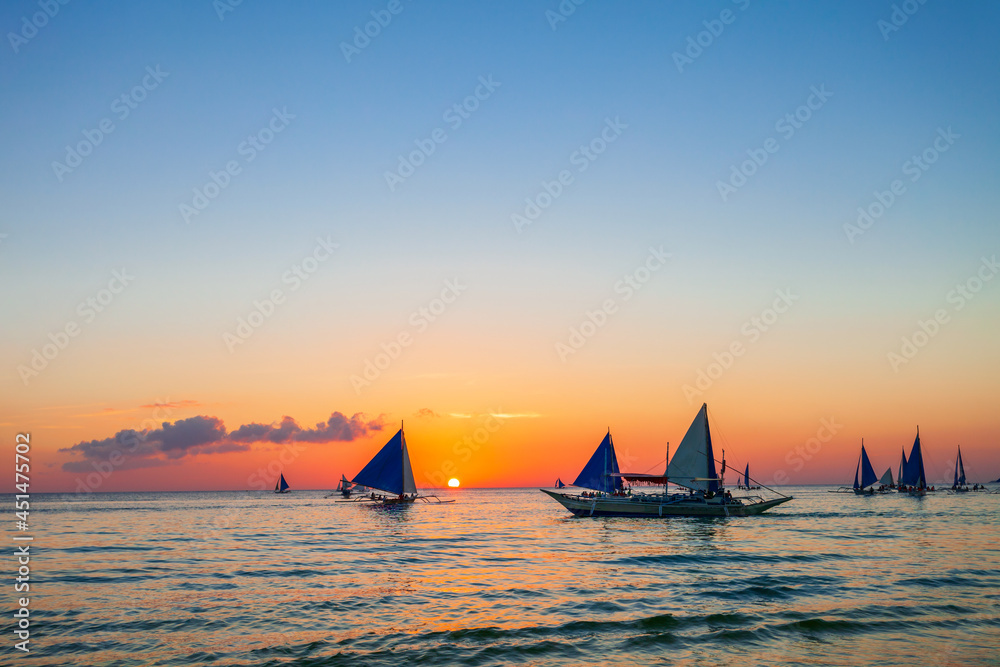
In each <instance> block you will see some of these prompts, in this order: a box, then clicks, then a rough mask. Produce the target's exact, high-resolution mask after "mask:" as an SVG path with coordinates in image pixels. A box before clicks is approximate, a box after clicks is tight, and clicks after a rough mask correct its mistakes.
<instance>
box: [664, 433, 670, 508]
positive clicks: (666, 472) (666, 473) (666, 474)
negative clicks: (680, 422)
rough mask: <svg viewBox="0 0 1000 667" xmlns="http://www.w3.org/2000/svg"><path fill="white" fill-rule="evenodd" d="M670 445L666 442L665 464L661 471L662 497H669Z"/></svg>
mask: <svg viewBox="0 0 1000 667" xmlns="http://www.w3.org/2000/svg"><path fill="white" fill-rule="evenodd" d="M669 486H670V443H669V442H667V463H666V467H665V468H664V470H663V495H665V496H667V495H670V489H669V488H667V487H669Z"/></svg>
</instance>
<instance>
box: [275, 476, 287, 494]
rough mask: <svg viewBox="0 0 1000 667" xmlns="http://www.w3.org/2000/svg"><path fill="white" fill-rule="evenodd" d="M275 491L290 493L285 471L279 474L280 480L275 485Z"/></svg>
mask: <svg viewBox="0 0 1000 667" xmlns="http://www.w3.org/2000/svg"><path fill="white" fill-rule="evenodd" d="M274 492H275V493H288V482H286V481H285V473H283V472H282V473H280V474H279V475H278V481H277V482H276V483H275V485H274Z"/></svg>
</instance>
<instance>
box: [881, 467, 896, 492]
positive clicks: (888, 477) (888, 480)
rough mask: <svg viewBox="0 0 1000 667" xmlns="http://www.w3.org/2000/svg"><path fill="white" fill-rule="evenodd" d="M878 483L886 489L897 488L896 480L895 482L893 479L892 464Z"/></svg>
mask: <svg viewBox="0 0 1000 667" xmlns="http://www.w3.org/2000/svg"><path fill="white" fill-rule="evenodd" d="M878 483H879V486H881V487H882V488H885V489H895V488H896V482H894V481H893V479H892V467H891V466H890V467H888V468H886V469H885V472H884V473H882V476H881V477H879V480H878Z"/></svg>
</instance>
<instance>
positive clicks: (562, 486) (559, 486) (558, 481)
mask: <svg viewBox="0 0 1000 667" xmlns="http://www.w3.org/2000/svg"><path fill="white" fill-rule="evenodd" d="M555 488H557V489H565V488H566V485H565V484H563V481H562V477H557V478H556V483H555Z"/></svg>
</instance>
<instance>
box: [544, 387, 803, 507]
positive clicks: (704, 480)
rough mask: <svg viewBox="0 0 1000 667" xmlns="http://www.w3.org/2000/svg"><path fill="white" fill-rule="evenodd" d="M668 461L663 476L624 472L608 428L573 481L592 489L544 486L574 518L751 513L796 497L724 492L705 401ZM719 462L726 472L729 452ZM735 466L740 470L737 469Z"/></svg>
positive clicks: (577, 485) (546, 492)
mask: <svg viewBox="0 0 1000 667" xmlns="http://www.w3.org/2000/svg"><path fill="white" fill-rule="evenodd" d="M667 460H668V461H669V463H668V464H667V467H666V470H665V471H664V473H663V474H662V475H650V474H646V473H623V472H620V471H619V468H618V457H617V456H616V455H615V448H614V444H613V443H612V441H611V430H610V429H609V430H608V433H607V435H605V436H604V440H602V441H601V444H600V445H599V446H598V447H597V451H595V452H594V454H593V456H591V457H590V461H588V462H587V465H586V466H584V468H583V471H582V472H581V473H580V476H579V477H577V478H576V481H575V482H574V483H573V486H575V487H579V488H581V489H589V490H590V491H578V492H556V491H550V490H548V489H540V490H541V491H542V492H543V493H545V494H547V495H548V496H549V497H551V498H552V499H553V500H555V501H556V502H558V503H559V504H560V505H562V506H563V507H565V508H566V509H568V510H569V511H570V512H572V513H573V514H574V515H575V516H585V517H586V516H601V517H607V516H621V517H672V516H680V517H704V516H707V517H727V516H753V515H757V514H760V513H762V512H765V511H767V510H769V509H771V508H772V507H775V506H777V505H781V504H782V503H787V502H788V501H789V500H792V496H786V495H783V494H780V493H779V494H778V495H779V496H781V497H779V498H772V499H765V498H764V497H762V496H749V495H748V496H744V497H741V498H736V497H733V495H732V493H731V492H729V491H726V490H725V488H724V480H723V478H722V477H721V476H720V475H719V474H718V473H717V472H716V461H715V457H714V454H713V451H712V434H711V431H710V430H709V426H708V405H707V404H703V405H702V406H701V410H699V411H698V414H697V416H696V417H695V418H694V421H693V422H691V426H690V427H689V428H688V430H687V433H686V434H685V435H684V439H683V440H681V444H680V446H679V447H678V448H677V452H676V453H675V454H674V457H673V459H670V450H669V445H667ZM721 465H722V469H723V471H725V469H726V467H727V466H726V462H725V455H723V459H722V461H721ZM733 470H734V472H737V474H738V471H736V470H735V469H733ZM747 481H748V482H749V481H751V480H747ZM752 481H754V482H756V480H752ZM624 482H630V483H632V484H638V485H653V486H662V487H663V492H662V493H635V494H633V493H632V489H631V488H627V489H626V488H625V485H624ZM670 484H675V485H677V486H681V487H684V488H685V489H687V492H686V493H670V491H669V488H668V487H669V485H670ZM758 484H759V483H758ZM760 486H763V485H760ZM764 488H767V487H764ZM768 490H769V491H773V490H772V489H768ZM774 493H778V492H777V491H774Z"/></svg>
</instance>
